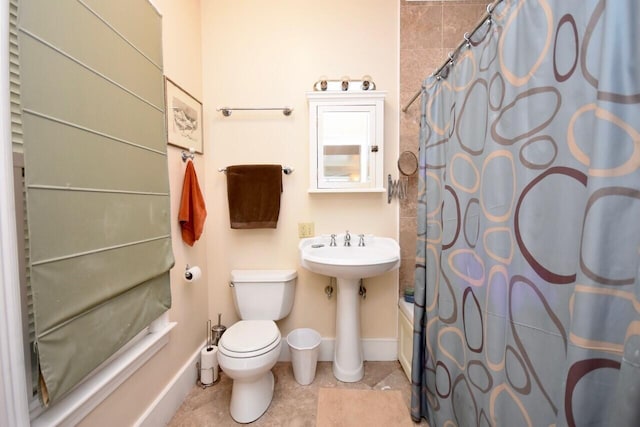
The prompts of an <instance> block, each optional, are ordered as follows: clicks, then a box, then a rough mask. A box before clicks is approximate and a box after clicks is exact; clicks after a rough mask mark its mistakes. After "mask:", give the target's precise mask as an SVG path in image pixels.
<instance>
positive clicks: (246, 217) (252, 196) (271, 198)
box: [227, 165, 282, 229]
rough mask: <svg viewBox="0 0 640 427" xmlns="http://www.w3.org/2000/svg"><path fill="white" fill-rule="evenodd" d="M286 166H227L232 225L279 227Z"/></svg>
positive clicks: (238, 226)
mask: <svg viewBox="0 0 640 427" xmlns="http://www.w3.org/2000/svg"><path fill="white" fill-rule="evenodd" d="M281 192H282V166H280V165H236V166H228V167H227V199H228V201H229V219H230V222H231V228H236V229H237V228H240V229H242V228H244V229H246V228H276V226H277V224H278V215H279V214H280V193H281Z"/></svg>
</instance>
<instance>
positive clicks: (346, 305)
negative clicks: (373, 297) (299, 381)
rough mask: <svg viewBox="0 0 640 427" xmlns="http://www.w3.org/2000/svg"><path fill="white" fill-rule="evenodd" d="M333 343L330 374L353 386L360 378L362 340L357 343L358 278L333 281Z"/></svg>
mask: <svg viewBox="0 0 640 427" xmlns="http://www.w3.org/2000/svg"><path fill="white" fill-rule="evenodd" d="M336 281H337V285H338V286H337V288H338V292H337V296H336V300H337V301H336V302H337V310H336V344H335V351H334V356H333V375H334V376H335V377H336V378H337V379H338V380H340V381H342V382H346V383H353V382H357V381H360V380H361V379H362V377H364V364H363V359H364V358H363V355H362V341H361V340H360V293H359V292H360V279H345V278H340V277H337V278H336Z"/></svg>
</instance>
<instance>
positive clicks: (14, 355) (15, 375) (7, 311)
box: [0, 0, 29, 427]
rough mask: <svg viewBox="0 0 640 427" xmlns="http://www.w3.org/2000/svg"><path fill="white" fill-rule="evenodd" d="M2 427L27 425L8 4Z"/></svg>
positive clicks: (2, 7) (2, 34)
mask: <svg viewBox="0 0 640 427" xmlns="http://www.w3.org/2000/svg"><path fill="white" fill-rule="evenodd" d="M0 28H1V29H2V30H0V70H2V72H1V73H0V97H1V102H0V426H2V427H4V426H7V427H10V426H28V425H29V407H28V403H27V385H26V378H25V364H24V353H23V343H22V320H21V319H22V317H21V302H20V287H19V285H18V284H19V283H20V279H19V272H18V249H17V248H18V246H17V236H16V213H15V202H14V194H13V150H12V148H11V104H10V102H11V100H10V98H9V89H10V86H9V1H8V0H4V1H1V2H0Z"/></svg>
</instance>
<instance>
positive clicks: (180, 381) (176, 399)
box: [134, 342, 205, 427]
mask: <svg viewBox="0 0 640 427" xmlns="http://www.w3.org/2000/svg"><path fill="white" fill-rule="evenodd" d="M204 345H205V343H204V342H203V343H202V345H201V346H200V347H198V349H197V350H196V352H195V353H193V355H192V356H191V357H190V358H189V360H187V362H186V363H185V364H184V365H183V366H182V368H180V370H179V371H178V373H176V375H175V376H174V377H173V378H172V379H171V381H169V384H167V386H166V387H165V388H164V389H163V390H162V391H161V392H160V394H159V395H158V397H157V398H156V399H155V400H154V401H153V403H151V405H149V407H148V408H147V410H146V411H145V412H144V414H142V416H140V418H138V421H136V423H135V424H134V425H135V426H136V427H156V426H164V425H167V423H168V422H169V421H170V420H171V418H172V417H173V415H174V414H175V413H176V411H177V410H178V408H180V405H182V402H183V401H184V399H185V397H187V394H189V392H190V391H191V389H192V388H193V386H194V385H195V384H196V380H197V379H198V372H197V370H196V363H198V361H199V360H200V350H201V349H202V347H204Z"/></svg>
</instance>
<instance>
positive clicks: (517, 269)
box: [412, 0, 640, 427]
mask: <svg viewBox="0 0 640 427" xmlns="http://www.w3.org/2000/svg"><path fill="white" fill-rule="evenodd" d="M491 21H492V22H491V24H485V25H483V27H482V28H481V29H480V30H479V31H477V32H476V34H474V35H473V36H472V37H471V40H470V43H469V45H468V46H465V47H463V48H462V50H461V53H460V55H459V56H458V57H457V58H455V62H454V65H453V66H452V67H448V68H447V69H445V71H444V72H443V77H442V78H441V79H436V78H434V77H430V78H428V79H426V80H425V82H424V85H423V86H424V90H423V95H422V120H421V121H422V123H421V131H420V132H421V133H420V174H421V175H420V184H419V203H418V250H417V259H416V262H417V265H416V283H415V285H416V291H415V299H416V303H415V312H414V314H415V316H414V319H415V326H414V354H413V373H412V374H413V378H412V382H413V393H412V394H413V395H412V417H413V418H414V419H415V420H417V419H420V418H421V417H424V418H427V419H429V420H430V423H431V426H432V427H435V426H460V427H469V426H505V427H511V426H536V427H537V426H586V425H589V426H640V270H639V268H640V266H639V264H640V261H639V260H640V59H639V58H640V2H638V1H637V0H608V1H607V0H599V1H598V0H511V1H510V0H505V1H503V2H502V3H500V4H498V5H497V6H496V7H495V10H494V11H493V16H492V18H491ZM446 74H448V75H446Z"/></svg>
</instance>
